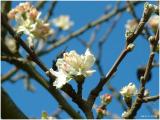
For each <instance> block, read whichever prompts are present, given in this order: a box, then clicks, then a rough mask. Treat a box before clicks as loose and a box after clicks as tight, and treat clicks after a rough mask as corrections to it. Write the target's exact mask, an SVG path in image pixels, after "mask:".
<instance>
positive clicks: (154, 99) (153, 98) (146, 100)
mask: <svg viewBox="0 0 160 120" xmlns="http://www.w3.org/2000/svg"><path fill="white" fill-rule="evenodd" d="M159 98H160V96H159V95H157V96H149V97H144V98H143V103H147V102H153V101H156V100H158V99H159Z"/></svg>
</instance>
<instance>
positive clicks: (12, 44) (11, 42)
mask: <svg viewBox="0 0 160 120" xmlns="http://www.w3.org/2000/svg"><path fill="white" fill-rule="evenodd" d="M5 44H6V46H7V47H8V49H9V50H10V51H11V52H12V53H16V51H17V45H16V41H15V40H14V39H12V38H10V37H6V38H5Z"/></svg>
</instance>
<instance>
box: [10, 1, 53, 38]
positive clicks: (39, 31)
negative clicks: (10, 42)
mask: <svg viewBox="0 0 160 120" xmlns="http://www.w3.org/2000/svg"><path fill="white" fill-rule="evenodd" d="M40 14H41V13H40V12H38V11H37V9H36V8H35V7H34V6H32V5H31V4H30V3H29V2H25V3H20V4H19V5H18V6H16V8H14V9H12V10H11V11H10V12H9V13H8V18H9V19H15V20H16V22H17V26H16V32H17V33H21V32H23V33H25V34H26V35H28V39H29V40H32V39H35V38H36V39H46V38H47V37H48V36H49V35H51V34H53V30H52V29H50V25H49V23H45V22H44V21H43V20H41V19H40V18H39V17H40Z"/></svg>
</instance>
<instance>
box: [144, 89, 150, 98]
mask: <svg viewBox="0 0 160 120" xmlns="http://www.w3.org/2000/svg"><path fill="white" fill-rule="evenodd" d="M147 96H149V90H148V89H146V90H145V91H144V97H147Z"/></svg>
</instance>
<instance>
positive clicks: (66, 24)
mask: <svg viewBox="0 0 160 120" xmlns="http://www.w3.org/2000/svg"><path fill="white" fill-rule="evenodd" d="M53 24H54V25H55V26H56V27H59V28H60V29H62V30H68V29H70V28H71V26H72V25H73V22H72V21H70V17H69V16H67V15H61V16H59V17H58V18H55V19H53Z"/></svg>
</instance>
